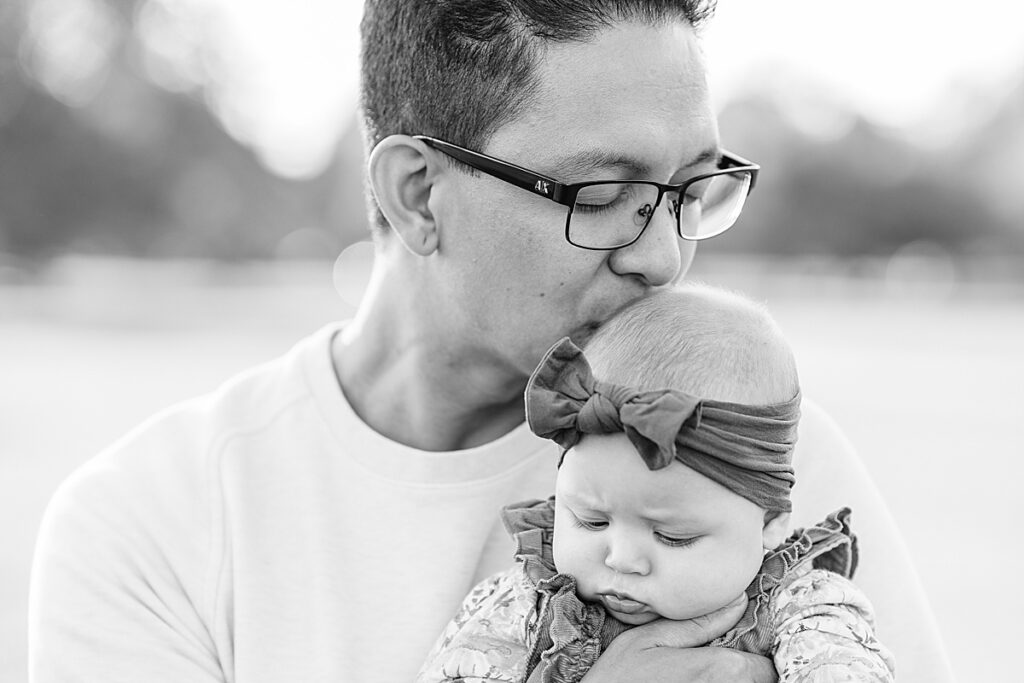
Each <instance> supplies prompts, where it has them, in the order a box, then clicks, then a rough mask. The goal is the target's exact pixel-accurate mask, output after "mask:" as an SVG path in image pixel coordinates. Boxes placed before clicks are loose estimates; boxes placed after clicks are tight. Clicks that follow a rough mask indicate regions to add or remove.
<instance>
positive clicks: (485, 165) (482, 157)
mask: <svg viewBox="0 0 1024 683" xmlns="http://www.w3.org/2000/svg"><path fill="white" fill-rule="evenodd" d="M412 137H413V139H415V140H419V141H420V142H422V143H423V144H425V145H427V146H428V147H431V148H432V149H436V150H437V151H439V152H441V153H443V154H446V155H447V156H449V157H451V158H453V159H455V160H456V161H460V162H462V163H464V164H466V165H467V166H469V167H470V168H473V169H475V170H477V171H480V172H481V173H486V174H487V175H489V176H491V177H494V178H497V179H498V180H501V181H504V182H506V183H509V184H511V185H515V186H516V187H519V188H522V189H524V190H528V191H529V192H532V193H533V194H536V195H540V196H541V197H544V198H545V199H550V200H551V201H553V202H556V203H558V204H561V205H563V206H565V207H567V208H568V212H567V213H566V216H565V240H566V241H567V242H568V243H569V244H571V245H573V246H574V247H577V248H579V249H589V250H591V251H614V250H615V249H622V248H623V247H628V246H629V245H631V244H634V243H636V242H637V241H638V240H639V239H640V238H641V237H642V236H643V234H644V232H646V231H647V227H648V226H649V225H650V224H651V217H653V215H654V210H655V209H657V208H658V206H660V205H661V199H662V197H664V196H665V193H667V192H673V193H678V194H679V196H680V197H682V196H683V193H684V192H685V191H686V188H688V187H689V186H690V185H692V184H693V183H696V182H699V181H701V180H706V179H708V178H712V177H714V176H719V175H728V174H730V173H735V172H738V171H746V172H748V173H749V174H750V185H749V186H748V187H747V195H749V194H750V192H751V191H752V190H753V189H754V186H755V185H756V184H757V174H758V172H759V171H760V170H761V166H760V165H758V164H756V163H754V162H752V161H749V160H747V159H744V158H743V157H741V156H739V155H737V154H733V153H732V152H728V151H726V150H724V149H723V150H721V156H720V157H719V161H718V163H719V168H718V169H716V170H714V171H711V172H708V173H701V174H699V175H696V176H693V177H692V178H687V179H686V180H684V181H683V182H681V183H676V184H667V183H659V182H656V181H654V180H588V181H585V182H582V183H563V182H559V181H557V180H555V179H554V178H551V177H550V176H546V175H544V174H543V173H537V172H536V171H531V170H530V169H528V168H523V167H522V166H518V165H516V164H513V163H511V162H508V161H503V160H502V159H498V158H497V157H492V156H490V155H488V154H483V153H482V152H474V151H473V150H471V149H466V148H465V147H460V146H459V145H455V144H452V143H450V142H445V141H444V140H440V139H438V138H433V137H430V136H428V135H413V136H412ZM726 163H727V164H729V166H726V167H723V166H722V164H726ZM612 183H633V184H638V185H651V186H653V187H656V188H657V189H658V198H657V200H655V202H654V205H653V206H652V207H651V213H650V216H648V217H647V220H646V222H645V223H644V225H643V227H642V228H640V230H639V231H638V232H637V234H636V237H634V238H633V239H632V240H630V241H629V242H625V243H623V244H619V245H616V246H614V247H585V246H583V245H581V244H576V243H575V242H573V241H572V239H571V238H570V237H569V224H570V222H571V221H572V212H573V209H574V208H575V206H576V198H577V196H578V195H579V193H580V190H582V189H583V188H585V187H590V186H592V185H608V184H612ZM743 199H744V201H746V196H744V198H743ZM672 213H674V214H675V218H676V234H677V235H679V238H680V239H683V240H686V241H688V242H700V241H701V240H706V239H710V238H712V237H717V236H718V235H721V234H722V233H724V232H725V231H727V230H728V229H729V228H731V227H732V226H733V225H735V221H733V222H732V223H730V224H729V225H728V226H726V227H725V228H723V229H721V230H719V231H717V232H714V233H711V234H708V235H701V236H700V237H687V236H686V235H684V234H683V227H682V219H681V215H682V211H678V210H676V211H673V212H672Z"/></svg>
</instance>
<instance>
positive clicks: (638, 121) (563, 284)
mask: <svg viewBox="0 0 1024 683" xmlns="http://www.w3.org/2000/svg"><path fill="white" fill-rule="evenodd" d="M540 61H541V63H540V66H539V70H538V76H539V82H540V91H539V92H538V94H537V95H536V97H535V98H534V100H533V103H532V104H531V105H530V106H528V107H527V109H526V111H525V112H524V114H523V115H521V116H519V117H518V118H517V119H515V120H514V121H512V122H510V123H508V124H506V125H504V126H502V127H501V128H500V129H499V130H497V131H496V132H495V134H494V135H493V136H492V138H491V140H490V142H489V143H488V144H487V146H486V147H485V148H484V149H482V150H479V151H482V152H484V153H487V154H490V155H492V156H496V157H498V158H501V159H504V160H507V161H510V162H512V163H515V164H519V165H521V166H524V167H526V168H529V169H531V170H534V171H537V172H540V173H543V174H546V175H548V176H550V177H553V178H555V179H557V180H560V181H562V182H567V183H571V182H582V181H587V180H612V179H623V180H625V179H630V180H655V181H660V182H680V181H682V180H685V179H686V178H689V177H691V176H693V175H696V174H698V173H701V172H704V171H707V170H710V169H712V168H713V167H714V163H715V160H714V159H711V160H708V159H707V158H706V156H707V153H708V152H711V153H712V155H714V154H717V151H718V131H717V127H716V123H715V119H714V116H713V113H712V110H711V106H710V103H709V99H708V92H707V87H706V84H705V73H704V71H705V69H704V64H703V60H702V57H701V55H700V53H699V50H698V47H697V43H696V39H695V36H694V34H693V30H692V28H691V27H690V26H689V25H687V24H685V23H684V22H670V23H667V24H665V25H661V26H657V27H652V26H644V25H638V24H624V25H620V26H617V27H615V28H612V29H609V30H606V31H604V32H602V33H600V34H598V35H597V36H596V37H595V38H594V39H593V40H592V41H591V42H589V43H585V44H577V43H572V44H551V45H549V46H548V47H547V48H546V52H545V56H543V57H542V58H541V60H540ZM698 158H701V159H702V160H701V161H700V162H698V161H697V160H698ZM441 189H442V192H441V193H439V194H438V197H444V199H443V200H441V201H443V202H444V212H443V215H442V216H441V217H440V218H439V225H440V244H439V254H440V255H445V256H447V257H448V258H444V259H442V261H443V265H442V264H440V263H439V267H441V268H443V270H444V272H443V274H442V276H441V277H439V278H437V281H438V282H440V287H441V288H442V289H443V290H444V291H443V292H438V294H439V295H442V296H444V297H445V298H446V300H448V301H451V302H456V304H455V305H454V306H453V307H452V308H453V309H456V310H455V312H453V315H457V316H461V320H460V321H459V322H460V323H461V324H459V325H458V327H457V328H456V329H460V330H462V331H463V333H464V334H466V335H467V336H468V337H469V338H468V339H466V340H464V341H466V342H468V344H469V346H470V348H473V347H474V346H475V347H477V348H478V349H479V350H480V351H481V352H482V353H483V354H484V356H485V357H491V358H493V359H494V360H497V361H500V362H503V363H505V364H507V365H508V366H510V367H511V368H514V369H515V370H516V371H518V372H520V373H522V374H523V375H524V376H525V375H528V374H529V373H530V372H531V371H532V370H533V368H534V366H535V365H536V363H537V362H538V361H539V360H540V358H541V356H542V355H543V353H544V351H546V350H547V348H548V347H549V346H550V345H551V344H553V343H554V342H555V341H557V340H558V339H559V338H561V337H563V336H566V335H569V336H572V337H573V339H574V341H576V342H577V343H582V342H583V341H584V340H585V338H586V337H587V336H588V335H589V334H590V333H591V332H592V331H593V329H594V328H595V327H596V326H597V325H598V324H599V323H601V322H602V321H603V320H605V319H607V318H608V317H609V316H610V315H611V314H612V313H613V312H614V311H615V310H617V309H618V308H620V307H622V306H623V305H625V304H627V303H629V302H630V301H632V300H634V299H636V298H638V297H640V296H643V295H644V294H646V293H648V292H650V291H651V290H652V289H654V288H657V287H661V286H664V285H666V284H669V283H671V282H673V281H675V280H677V279H678V278H679V277H681V276H682V274H683V273H684V272H685V271H686V269H687V268H688V267H689V264H690V261H691V260H692V258H693V254H694V246H693V243H690V242H682V241H681V240H679V239H678V238H677V236H676V233H675V222H674V218H673V217H672V216H671V214H670V213H669V212H668V211H667V210H665V206H664V204H663V205H662V206H659V208H658V211H657V212H656V214H655V217H654V218H653V219H652V220H651V223H650V225H649V226H648V227H647V230H646V231H645V232H644V234H643V236H642V237H641V238H640V240H639V241H637V242H636V243H634V244H632V245H629V246H627V247H623V248H621V249H617V250H615V251H588V250H584V249H579V248H577V247H574V246H572V245H570V244H569V243H568V242H566V240H565V236H564V228H565V216H566V211H567V209H566V207H565V206H562V205H560V204H556V203H554V202H551V201H548V200H546V199H544V198H543V197H539V196H536V195H533V194H531V193H529V192H526V191H524V190H522V189H520V188H517V187H514V186H512V185H509V184H506V183H503V182H501V181H499V180H496V179H494V178H491V177H489V176H486V175H482V174H475V175H469V174H466V173H462V172H454V173H450V174H448V175H447V177H446V179H445V184H444V185H443V186H442V188H441ZM663 202H664V200H663ZM449 322H451V321H449Z"/></svg>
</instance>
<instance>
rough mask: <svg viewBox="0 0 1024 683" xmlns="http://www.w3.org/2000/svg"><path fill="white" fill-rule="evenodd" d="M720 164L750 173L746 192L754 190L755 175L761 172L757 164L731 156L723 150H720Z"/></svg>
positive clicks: (731, 154) (737, 156) (730, 153)
mask: <svg viewBox="0 0 1024 683" xmlns="http://www.w3.org/2000/svg"><path fill="white" fill-rule="evenodd" d="M722 163H724V164H728V165H729V166H730V167H731V168H735V169H737V170H738V169H741V168H742V169H743V170H745V171H750V187H749V188H748V189H747V192H750V191H751V190H753V189H754V186H755V185H756V184H757V174H758V172H759V171H760V170H761V166H760V165H759V164H755V163H754V162H753V161H750V160H748V159H744V158H743V157H741V156H740V155H738V154H733V153H732V152H729V151H726V150H724V149H723V150H722Z"/></svg>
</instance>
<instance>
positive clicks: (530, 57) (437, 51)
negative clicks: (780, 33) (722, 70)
mask: <svg viewBox="0 0 1024 683" xmlns="http://www.w3.org/2000/svg"><path fill="white" fill-rule="evenodd" d="M714 8H715V1H714V0H366V5H365V8H364V10H363V19H362V25H361V33H362V61H361V63H362V72H361V76H362V85H361V93H360V114H361V118H362V126H363V131H364V135H365V137H366V139H365V142H366V146H367V149H368V150H369V149H370V148H372V147H373V146H374V145H376V144H377V143H378V142H380V141H381V140H382V139H384V138H385V137H387V136H388V135H395V134H405V135H416V134H420V135H429V136H432V137H437V138H441V139H443V140H447V141H448V142H452V143H455V144H457V145H462V146H464V147H469V148H471V149H481V148H483V147H484V145H485V143H486V142H487V141H488V140H489V139H490V136H491V135H492V134H493V133H494V131H495V130H497V129H498V127H499V126H501V125H502V124H503V123H505V122H507V121H510V120H512V119H514V118H515V117H516V116H517V115H518V114H519V113H520V112H521V111H522V109H523V107H524V106H525V105H526V104H528V103H529V102H530V100H531V96H532V95H533V93H534V91H535V88H536V85H537V84H536V81H535V71H536V68H535V67H536V60H537V56H538V54H539V48H540V47H541V46H542V45H543V44H544V43H545V42H563V43H565V42H578V41H584V40H586V39H588V38H589V37H591V36H593V35H594V34H595V33H597V32H598V31H600V30H601V29H603V28H606V27H608V26H610V25H612V24H614V23H616V22H620V21H637V22H644V23H649V24H653V23H656V22H662V21H665V20H667V19H672V18H679V19H683V20H685V21H687V22H689V23H690V24H691V25H693V26H694V27H699V26H700V25H701V24H703V23H704V22H705V21H707V19H708V18H710V16H711V15H712V14H713V13H714ZM378 213H379V211H378ZM377 222H378V223H379V224H380V226H381V227H384V223H383V217H382V216H378V217H377Z"/></svg>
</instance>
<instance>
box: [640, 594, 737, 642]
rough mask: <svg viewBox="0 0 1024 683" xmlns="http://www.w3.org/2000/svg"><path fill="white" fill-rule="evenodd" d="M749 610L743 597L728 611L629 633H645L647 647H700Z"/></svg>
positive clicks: (663, 622) (654, 624) (662, 622)
mask: <svg viewBox="0 0 1024 683" xmlns="http://www.w3.org/2000/svg"><path fill="white" fill-rule="evenodd" d="M746 609H747V595H746V593H741V594H740V595H739V597H737V598H736V599H735V600H733V601H732V602H730V603H729V604H728V605H726V606H725V607H722V608H720V609H717V610H715V611H714V612H711V613H709V614H705V615H703V616H699V617H694V618H693V619H685V620H682V621H670V620H668V619H658V620H657V621H654V622H651V623H650V624H647V625H645V626H638V627H637V628H635V629H631V630H630V631H627V632H626V633H633V635H634V636H638V635H640V633H641V632H642V633H643V641H644V644H645V645H646V646H647V647H701V646H702V645H707V644H708V643H710V642H711V641H712V640H714V639H715V638H717V637H719V636H721V635H723V634H725V633H726V632H727V631H728V630H729V629H731V628H732V627H733V626H735V625H736V624H737V623H738V622H739V620H740V619H741V618H742V617H743V612H744V611H745V610H746ZM634 632H635V633H634ZM623 635H625V634H623Z"/></svg>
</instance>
